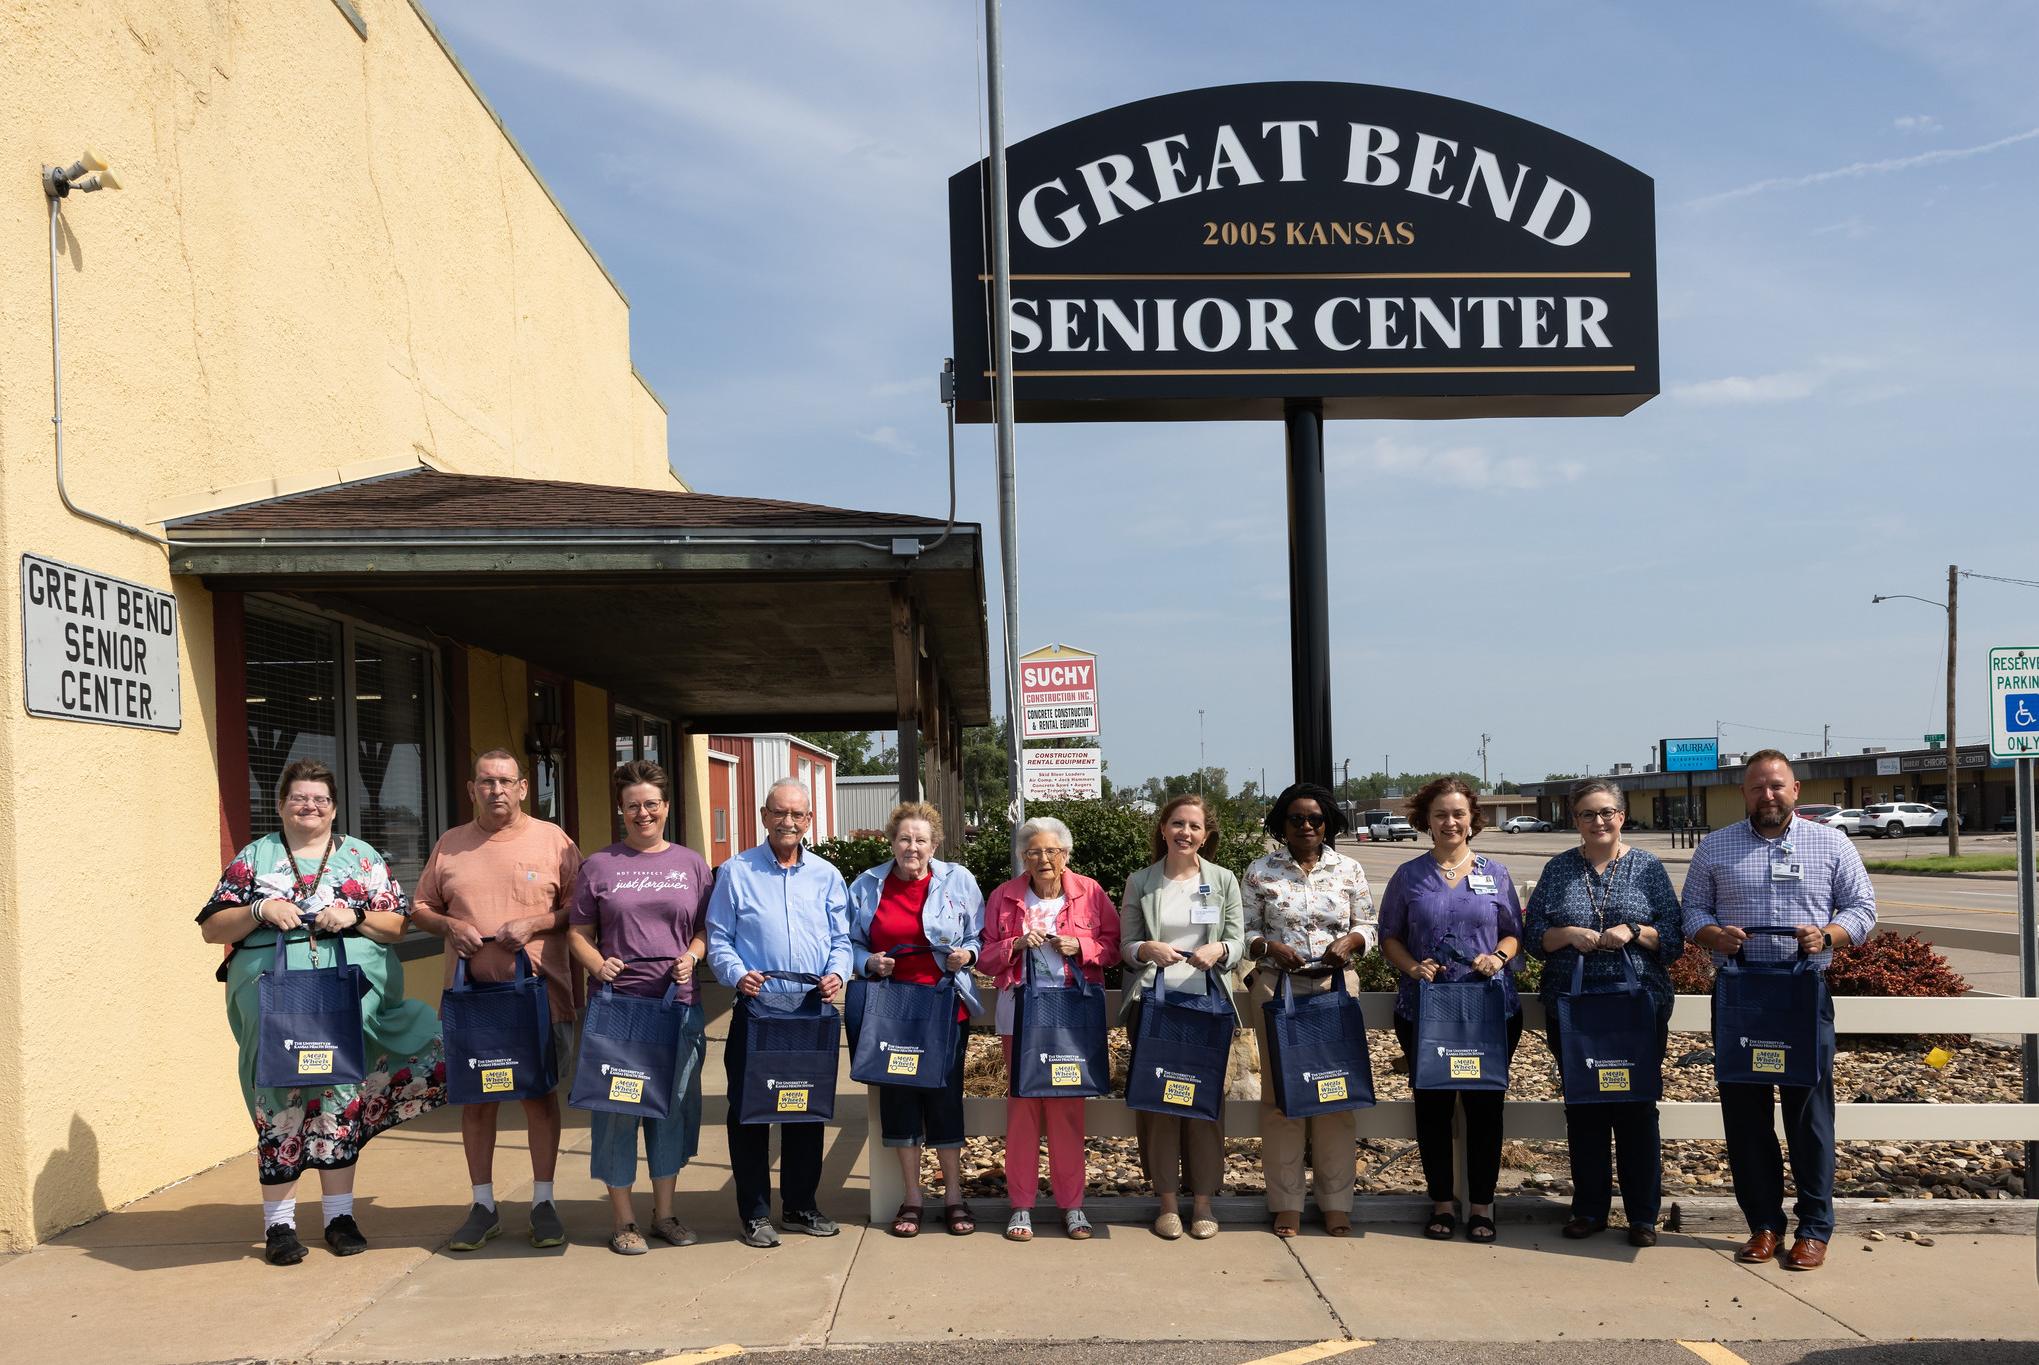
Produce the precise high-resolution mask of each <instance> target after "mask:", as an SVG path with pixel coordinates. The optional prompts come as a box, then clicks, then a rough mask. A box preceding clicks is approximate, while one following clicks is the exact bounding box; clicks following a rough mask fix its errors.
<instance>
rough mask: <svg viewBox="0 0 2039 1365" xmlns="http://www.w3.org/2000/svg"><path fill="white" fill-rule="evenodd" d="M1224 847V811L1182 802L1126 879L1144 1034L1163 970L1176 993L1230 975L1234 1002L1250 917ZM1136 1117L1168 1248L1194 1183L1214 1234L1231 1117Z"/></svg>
mask: <svg viewBox="0 0 2039 1365" xmlns="http://www.w3.org/2000/svg"><path fill="white" fill-rule="evenodd" d="M1217 846H1218V818H1217V815H1216V813H1215V812H1213V811H1212V810H1211V808H1210V806H1209V805H1207V804H1206V803H1205V801H1204V799H1203V797H1201V796H1197V795H1195V794H1191V795H1186V796H1178V797H1176V798H1175V799H1174V800H1173V801H1170V802H1169V803H1168V804H1167V805H1165V806H1163V807H1162V808H1161V814H1160V817H1159V818H1158V820H1157V821H1156V823H1155V826H1154V859H1155V861H1154V862H1153V863H1151V864H1149V865H1148V866H1146V867H1143V868H1141V869H1140V870H1139V871H1138V872H1135V873H1134V874H1133V875H1132V876H1130V877H1128V878H1126V894H1125V896H1124V898H1123V899H1122V900H1121V901H1120V902H1119V907H1120V908H1119V956H1120V960H1121V961H1123V962H1124V963H1125V966H1126V974H1125V1005H1124V1007H1123V1009H1122V1011H1121V1016H1122V1018H1123V1019H1124V1021H1125V1024H1126V1027H1127V1028H1128V1029H1129V1030H1133V1029H1137V1028H1138V1027H1139V1009H1140V996H1141V994H1142V993H1143V992H1144V991H1146V989H1147V988H1148V987H1149V986H1150V985H1152V984H1153V981H1154V978H1155V976H1156V974H1157V973H1160V972H1164V971H1165V972H1167V973H1168V978H1167V980H1168V986H1169V989H1171V990H1173V989H1175V988H1177V987H1178V986H1180V987H1182V988H1183V989H1186V990H1195V991H1201V990H1202V989H1204V982H1203V976H1202V973H1204V972H1205V971H1208V970H1210V969H1213V968H1215V969H1217V970H1218V971H1220V972H1222V973H1223V974H1224V980H1225V984H1226V987H1227V995H1226V999H1227V1001H1229V1000H1230V998H1231V996H1230V993H1229V990H1230V986H1231V973H1232V972H1233V971H1234V970H1235V969H1236V968H1237V967H1238V966H1239V963H1240V962H1241V960H1242V959H1243V958H1244V957H1245V955H1246V919H1245V913H1244V911H1243V910H1242V908H1241V905H1240V900H1239V879H1238V878H1237V877H1234V876H1233V875H1232V874H1231V873H1230V872H1228V871H1227V870H1225V869H1224V868H1222V867H1220V866H1218V864H1216V863H1214V862H1212V861H1210V858H1209V855H1210V854H1211V853H1213V852H1215V851H1216V849H1217ZM1235 1017H1236V1016H1235ZM1133 1118H1134V1126H1135V1131H1136V1132H1137V1133H1138V1134H1139V1138H1140V1164H1141V1166H1142V1167H1144V1168H1145V1170H1146V1173H1147V1179H1148V1181H1149V1182H1150V1183H1151V1184H1152V1185H1153V1186H1154V1193H1155V1194H1156V1195H1158V1196H1160V1199H1161V1214H1160V1216H1159V1217H1158V1218H1156V1219H1155V1220H1154V1232H1155V1235H1156V1236H1158V1237H1163V1238H1166V1239H1167V1240H1169V1241H1174V1240H1175V1239H1176V1238H1178V1237H1180V1236H1182V1232H1183V1226H1182V1215H1181V1212H1180V1211H1179V1204H1180V1196H1181V1194H1182V1188H1183V1186H1184V1185H1185V1184H1187V1185H1188V1186H1189V1194H1190V1200H1191V1207H1190V1223H1189V1235H1190V1236H1192V1237H1195V1238H1198V1239H1199V1240H1201V1239H1203V1238H1206V1237H1212V1236H1215V1235H1216V1234H1217V1231H1218V1222H1217V1220H1216V1219H1215V1218H1213V1217H1212V1216H1211V1197H1212V1196H1213V1195H1215V1194H1216V1193H1217V1192H1218V1186H1219V1184H1220V1183H1222V1182H1223V1180H1224V1178H1225V1139H1224V1125H1223V1120H1222V1119H1219V1120H1217V1121H1213V1120H1210V1119H1192V1118H1180V1117H1177V1116H1175V1115H1172V1114H1149V1113H1146V1112H1144V1111H1136V1112H1135V1113H1134V1115H1133Z"/></svg>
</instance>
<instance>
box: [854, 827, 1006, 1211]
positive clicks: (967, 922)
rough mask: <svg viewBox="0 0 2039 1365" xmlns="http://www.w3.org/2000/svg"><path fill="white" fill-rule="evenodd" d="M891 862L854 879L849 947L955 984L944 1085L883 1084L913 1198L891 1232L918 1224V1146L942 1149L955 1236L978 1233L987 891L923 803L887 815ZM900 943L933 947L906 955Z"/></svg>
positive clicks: (861, 970)
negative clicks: (969, 1104)
mask: <svg viewBox="0 0 2039 1365" xmlns="http://www.w3.org/2000/svg"><path fill="white" fill-rule="evenodd" d="M886 828H887V833H888V834H889V836H890V838H891V841H892V860H891V861H890V862H887V863H882V864H880V865H879V866H877V867H874V868H872V869H870V870H869V871H868V872H865V873H864V874H863V875H862V876H860V877H858V878H857V879H856V881H855V882H854V883H853V884H852V885H851V886H850V951H851V956H852V960H853V961H854V963H855V966H856V970H857V972H858V974H859V975H861V976H865V977H886V976H889V977H892V978H894V979H895V980H899V981H913V982H919V983H921V984H932V983H935V982H938V981H942V980H944V979H947V978H950V977H951V976H953V979H954V980H955V982H956V996H957V1002H956V1018H957V1020H958V1021H959V1025H960V1026H959V1027H958V1028H957V1029H956V1050H955V1054H954V1055H953V1056H952V1057H949V1058H947V1059H946V1061H947V1063H948V1073H947V1083H946V1084H944V1085H943V1086H942V1087H941V1088H940V1089H938V1090H923V1089H918V1088H916V1087H913V1086H904V1085H881V1086H879V1087H878V1123H879V1128H880V1130H881V1131H882V1133H883V1136H884V1142H885V1145H886V1146H887V1147H891V1148H895V1149H896V1150H897V1151H898V1152H899V1171H900V1175H901V1176H902V1177H903V1178H904V1182H905V1186H906V1197H905V1200H904V1202H902V1203H901V1204H900V1206H899V1212H898V1214H896V1215H895V1216H894V1217H893V1220H892V1235H893V1236H895V1237H912V1236H914V1235H915V1234H917V1233H918V1232H919V1231H920V1210H921V1200H922V1194H921V1188H920V1149H921V1147H922V1146H923V1145H925V1146H928V1147H932V1148H934V1149H935V1157H936V1160H938V1161H939V1162H940V1163H941V1168H942V1181H943V1185H944V1189H945V1193H944V1196H943V1210H942V1211H943V1216H944V1218H945V1220H946V1221H947V1223H948V1226H949V1231H950V1232H951V1233H953V1234H955V1235H957V1236H962V1235H963V1234H965V1233H969V1232H974V1231H976V1228H977V1218H976V1215H975V1214H973V1213H972V1212H971V1211H970V1206H969V1205H968V1204H966V1203H964V1202H963V1173H962V1151H963V1058H964V1054H965V1050H966V1049H967V1047H968V1045H969V1039H970V1030H969V1028H968V1027H967V1025H968V1023H969V1020H970V1015H971V1012H972V1010H973V1009H974V1008H975V1007H976V1003H977V997H976V991H975V988H974V987H973V985H972V984H971V980H970V972H969V969H970V968H971V967H972V966H974V965H975V964H976V962H977V948H978V944H979V943H980V942H981V941H982V940H983V936H984V896H983V894H982V893H981V892H980V891H979V890H978V889H977V879H976V877H974V876H972V875H971V873H970V870H969V869H968V868H966V867H963V866H962V865H961V864H958V863H945V862H942V861H941V860H940V859H938V858H936V857H935V856H934V851H935V849H936V847H938V846H939V845H940V844H941V841H942V816H941V812H940V811H938V810H936V809H935V808H934V807H933V806H932V805H930V804H928V803H927V802H925V801H909V802H907V803H905V804H904V805H901V806H899V807H897V808H895V809H894V810H893V812H892V817H891V819H889V820H888V821H886ZM895 948H932V949H933V951H932V952H923V953H901V954H898V955H896V956H895V955H893V953H892V950H893V949H895Z"/></svg>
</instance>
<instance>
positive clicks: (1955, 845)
mask: <svg viewBox="0 0 2039 1365" xmlns="http://www.w3.org/2000/svg"><path fill="white" fill-rule="evenodd" d="M1960 586H1961V571H1960V570H1959V569H1957V568H1955V567H1954V566H1953V565H1952V564H1949V565H1948V566H1947V856H1948V857H1950V858H1958V857H1960V856H1961V788H1960V786H1959V785H1958V784H1959V782H1960V780H1961V736H1960V734H1959V733H1958V732H1957V731H1956V730H1955V729H1954V623H1955V609H1956V606H1957V603H1956V601H1955V593H1956V592H1957V591H1958V590H1959V589H1960ZM2026 1179H2027V1180H2028V1181H2029V1180H2030V1179H2031V1177H2030V1176H2029V1175H2028V1176H2027V1177H2026Z"/></svg>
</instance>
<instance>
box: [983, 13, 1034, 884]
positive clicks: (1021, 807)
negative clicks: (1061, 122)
mask: <svg viewBox="0 0 2039 1365" xmlns="http://www.w3.org/2000/svg"><path fill="white" fill-rule="evenodd" d="M1001 60H1002V59H1001V56H1000V53H999V35H998V0H984V90H985V103H986V104H987V105H988V106H989V110H990V123H991V149H990V153H989V155H988V156H987V158H986V160H987V162H988V164H989V166H990V170H991V346H992V350H991V355H992V361H991V363H992V366H993V369H994V371H995V373H994V374H993V375H992V385H993V388H992V394H993V398H992V402H993V406H994V407H995V408H996V409H997V416H998V552H999V577H1000V590H1001V592H1002V594H1003V596H1004V599H1005V717H1006V726H1007V729H1008V731H1009V733H1008V734H1007V736H1006V774H1007V778H1008V780H1009V781H1010V782H1011V784H1012V800H1011V803H1010V805H1009V807H1008V809H1009V811H1010V812H1011V815H1012V833H1013V845H1012V847H1013V854H1012V867H1013V871H1014V872H1015V873H1017V872H1018V871H1019V870H1020V860H1019V827H1020V824H1021V823H1022V822H1023V821H1024V820H1025V819H1026V814H1027V803H1026V796H1025V793H1024V792H1023V791H1022V789H1021V771H1020V750H1021V747H1022V740H1021V738H1020V713H1019V486H1018V482H1017V480H1016V478H1015V476H1014V470H1013V430H1012V324H1011V318H1012V253H1011V249H1010V246H1009V244H1008V242H1007V241H1006V232H1005V224H1006V207H1005V205H1006V186H1005V84H1004V70H1003V67H1002V65H1001Z"/></svg>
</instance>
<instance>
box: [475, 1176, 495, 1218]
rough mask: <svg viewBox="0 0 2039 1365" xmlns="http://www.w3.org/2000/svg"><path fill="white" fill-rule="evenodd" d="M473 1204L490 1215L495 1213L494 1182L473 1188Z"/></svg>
mask: <svg viewBox="0 0 2039 1365" xmlns="http://www.w3.org/2000/svg"><path fill="white" fill-rule="evenodd" d="M474 1202H475V1203H477V1204H479V1205H481V1206H482V1207H483V1208H485V1209H487V1210H488V1211H489V1212H490V1213H494V1212H495V1211H496V1186H495V1182H494V1181H490V1182H489V1183H488V1184H486V1185H476V1186H475V1187H474Z"/></svg>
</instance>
